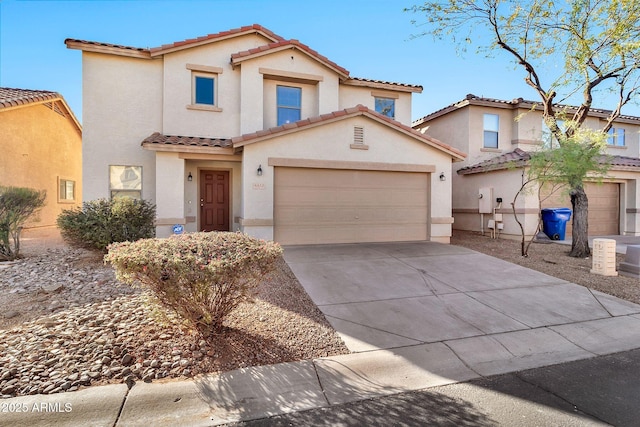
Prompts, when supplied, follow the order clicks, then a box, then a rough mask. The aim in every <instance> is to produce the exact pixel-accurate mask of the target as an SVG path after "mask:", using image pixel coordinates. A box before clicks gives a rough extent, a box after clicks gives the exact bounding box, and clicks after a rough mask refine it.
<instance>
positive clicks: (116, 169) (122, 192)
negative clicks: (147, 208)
mask: <svg viewBox="0 0 640 427" xmlns="http://www.w3.org/2000/svg"><path fill="white" fill-rule="evenodd" d="M109 191H110V195H111V198H112V199H115V198H117V197H130V198H132V199H142V166H109Z"/></svg>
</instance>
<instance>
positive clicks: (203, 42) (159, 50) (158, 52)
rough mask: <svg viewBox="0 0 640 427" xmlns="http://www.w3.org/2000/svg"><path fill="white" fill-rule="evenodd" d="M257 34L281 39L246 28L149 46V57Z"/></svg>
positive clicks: (272, 40) (274, 39)
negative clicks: (177, 42)
mask: <svg viewBox="0 0 640 427" xmlns="http://www.w3.org/2000/svg"><path fill="white" fill-rule="evenodd" d="M252 33H254V34H259V35H261V36H263V37H264V38H266V39H267V40H270V42H271V43H275V42H278V41H281V40H282V39H280V38H277V37H273V36H271V35H269V34H267V33H266V32H264V31H262V30H258V29H255V28H250V29H247V30H246V31H242V32H238V33H229V34H226V35H224V36H219V37H216V38H210V39H203V40H200V41H194V42H192V43H184V44H181V45H180V46H171V47H167V48H163V47H156V48H151V49H150V52H151V57H152V58H155V57H158V56H162V55H166V54H168V53H173V52H176V51H179V50H184V49H191V48H193V47H198V46H203V45H206V44H209V43H216V42H220V41H223V40H229V39H232V38H236V37H240V36H244V35H247V34H252Z"/></svg>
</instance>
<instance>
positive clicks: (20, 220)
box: [0, 187, 47, 260]
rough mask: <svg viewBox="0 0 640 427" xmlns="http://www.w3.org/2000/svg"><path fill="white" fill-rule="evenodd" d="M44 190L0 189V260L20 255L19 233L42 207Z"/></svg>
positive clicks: (44, 195) (44, 196) (45, 193)
mask: <svg viewBox="0 0 640 427" xmlns="http://www.w3.org/2000/svg"><path fill="white" fill-rule="evenodd" d="M46 198H47V192H46V191H45V190H42V191H38V190H34V189H32V188H22V187H0V260H13V259H16V258H18V256H19V255H20V233H21V232H22V226H23V225H24V223H25V222H26V221H27V219H29V217H30V216H31V215H33V214H34V213H36V212H37V211H38V210H39V209H40V208H42V207H43V206H44V201H45V199H46Z"/></svg>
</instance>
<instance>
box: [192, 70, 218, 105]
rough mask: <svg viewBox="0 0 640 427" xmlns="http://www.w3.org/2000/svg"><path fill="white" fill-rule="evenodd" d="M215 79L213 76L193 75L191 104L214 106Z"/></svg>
mask: <svg viewBox="0 0 640 427" xmlns="http://www.w3.org/2000/svg"><path fill="white" fill-rule="evenodd" d="M215 95H216V79H215V78H214V77H213V76H206V75H201V74H194V75H193V97H194V99H193V103H194V104H201V105H216V102H215V99H216V96H215Z"/></svg>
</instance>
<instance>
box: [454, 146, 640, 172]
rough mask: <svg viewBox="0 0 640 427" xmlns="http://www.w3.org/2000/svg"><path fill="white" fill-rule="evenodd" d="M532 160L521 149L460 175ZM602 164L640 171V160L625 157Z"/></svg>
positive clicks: (475, 165) (488, 170)
mask: <svg viewBox="0 0 640 427" xmlns="http://www.w3.org/2000/svg"><path fill="white" fill-rule="evenodd" d="M530 159H531V155H530V154H529V153H527V152H526V151H523V150H521V149H519V148H516V149H515V150H513V151H511V152H509V153H505V154H501V155H499V156H496V157H493V158H491V159H489V160H485V161H482V162H479V163H476V164H474V165H470V166H466V167H464V168H461V169H459V170H458V174H459V175H470V174H474V173H482V172H492V171H496V170H504V169H508V168H512V167H522V166H525V165H526V164H527V162H528V161H529V160H530ZM600 162H601V163H605V162H608V163H610V164H611V168H612V169H614V170H615V169H625V170H628V169H632V170H635V168H638V171H640V158H637V157H625V156H606V155H605V156H601V157H600Z"/></svg>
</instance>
